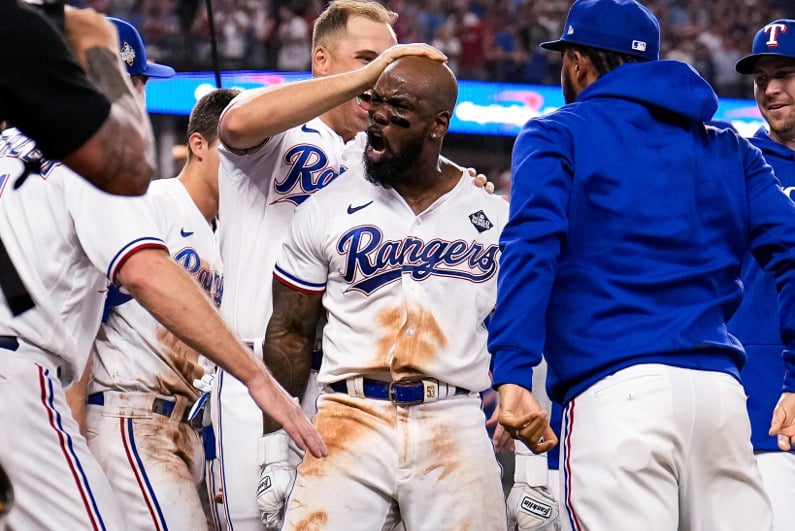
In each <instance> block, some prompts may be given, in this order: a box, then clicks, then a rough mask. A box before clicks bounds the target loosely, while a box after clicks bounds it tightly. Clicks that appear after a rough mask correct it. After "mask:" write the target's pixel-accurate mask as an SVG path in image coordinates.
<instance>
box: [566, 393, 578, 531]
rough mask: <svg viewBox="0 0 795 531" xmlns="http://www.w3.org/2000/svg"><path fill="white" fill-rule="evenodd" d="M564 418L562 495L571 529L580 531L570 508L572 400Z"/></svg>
mask: <svg viewBox="0 0 795 531" xmlns="http://www.w3.org/2000/svg"><path fill="white" fill-rule="evenodd" d="M564 418H565V419H566V443H565V444H566V461H565V463H564V468H565V472H566V477H565V482H564V487H565V489H566V492H565V493H564V499H565V500H566V513H567V514H568V516H569V523H570V524H571V528H572V529H573V530H574V531H581V530H582V527H581V526H580V521H579V519H578V518H577V513H576V511H575V510H574V507H572V506H571V432H572V431H573V428H574V400H572V401H571V402H569V405H568V406H566V411H565V413H564Z"/></svg>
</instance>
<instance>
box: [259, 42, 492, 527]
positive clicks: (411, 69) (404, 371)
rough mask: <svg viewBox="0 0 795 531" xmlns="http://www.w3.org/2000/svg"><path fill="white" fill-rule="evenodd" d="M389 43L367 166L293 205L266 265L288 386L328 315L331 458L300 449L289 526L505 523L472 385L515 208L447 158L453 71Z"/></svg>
mask: <svg viewBox="0 0 795 531" xmlns="http://www.w3.org/2000/svg"><path fill="white" fill-rule="evenodd" d="M393 50H394V49H391V50H389V51H387V52H386V54H385V55H382V56H381V57H379V58H378V59H376V61H374V62H373V63H371V66H373V67H375V66H377V64H378V63H379V62H382V61H384V62H388V63H390V64H389V66H387V67H386V69H385V70H384V71H383V74H381V76H380V77H379V78H378V80H377V82H376V83H375V85H374V87H373V89H372V90H371V91H368V92H366V93H365V94H363V95H362V96H361V99H362V101H363V106H364V107H365V108H367V109H368V114H369V118H370V126H369V127H368V129H367V146H366V149H365V160H364V166H365V167H364V169H362V167H361V166H358V167H356V168H351V169H350V170H348V171H347V172H346V173H345V174H343V175H342V176H340V177H339V179H338V180H337V181H336V182H334V183H333V184H331V185H330V186H329V187H328V188H327V189H325V190H323V191H322V192H320V193H318V194H316V195H315V196H313V197H312V198H310V199H308V200H307V201H306V202H305V204H304V205H303V206H302V207H301V208H299V209H298V212H297V213H296V217H295V219H294V220H293V222H292V224H291V226H290V229H289V236H288V239H287V242H286V243H285V246H284V247H283V250H282V253H281V254H280V256H279V259H278V261H277V263H276V266H275V269H274V276H275V280H274V283H273V293H274V301H273V305H274V308H273V315H272V317H271V320H270V323H269V324H268V329H267V334H266V337H265V346H264V350H265V359H266V360H268V362H269V363H272V364H271V365H269V366H270V367H271V369H272V370H273V372H274V375H275V376H276V377H277V378H279V379H280V380H281V381H282V382H283V383H284V385H285V386H286V388H288V389H290V390H291V391H293V392H296V391H297V390H300V389H301V387H302V385H303V384H304V382H305V380H306V377H307V376H308V373H309V369H310V365H311V348H312V345H313V342H314V337H315V326H316V324H317V323H318V321H319V318H320V316H321V313H322V312H323V311H325V312H326V313H327V319H328V323H327V324H326V325H325V327H324V328H323V364H322V366H321V369H320V374H319V377H318V381H319V383H320V384H321V385H324V392H323V393H322V394H321V396H320V398H319V401H318V412H317V414H316V416H315V417H314V423H315V425H316V426H317V428H318V430H319V431H320V432H321V434H323V436H324V438H325V440H326V441H327V444H328V446H329V455H328V457H326V458H325V459H324V460H322V461H321V460H317V459H313V458H312V457H310V456H306V457H305V458H304V461H303V462H302V463H301V465H300V467H299V468H298V475H297V477H296V480H295V487H294V489H293V491H292V493H291V495H290V501H289V505H288V510H287V514H286V517H285V527H284V529H287V530H294V529H306V528H307V527H311V526H312V525H313V524H322V527H323V529H327V530H339V531H342V530H345V531H349V530H368V529H389V528H390V526H391V525H392V524H393V523H394V522H395V521H396V520H398V519H402V521H403V523H404V524H405V526H406V529H409V530H422V529H465V528H471V529H479V530H484V531H485V530H494V531H497V530H499V531H503V530H504V529H505V528H506V516H505V503H504V500H503V493H502V487H501V482H500V470H499V466H498V464H497V461H496V458H495V455H494V451H493V448H492V445H491V442H490V440H489V436H488V433H487V431H486V429H485V418H484V415H483V411H482V410H481V407H480V397H479V395H478V391H481V390H483V389H486V388H488V387H489V385H490V379H489V372H488V367H489V354H488V352H487V351H486V328H485V325H484V321H485V319H486V317H487V316H488V315H489V313H490V312H491V310H492V308H493V305H494V302H495V297H496V279H497V263H498V254H499V251H498V246H497V242H498V238H499V234H500V230H501V228H502V226H503V223H504V222H505V221H506V219H507V210H508V208H507V204H506V203H505V201H503V200H502V199H501V198H499V197H494V196H489V195H487V194H486V193H485V192H483V191H482V190H478V189H477V188H475V187H473V186H472V185H471V182H470V180H469V179H468V178H466V177H465V172H463V171H462V170H461V169H460V168H459V169H455V168H453V167H451V166H449V165H447V164H444V163H442V161H441V159H440V151H441V146H442V141H443V138H444V136H445V134H446V132H447V128H448V126H449V122H450V118H451V116H452V111H453V108H454V105H455V101H456V96H457V86H456V80H455V76H454V75H453V73H452V72H451V71H450V69H449V68H448V67H447V66H446V65H444V64H443V63H441V62H439V61H434V60H432V59H431V58H435V56H434V55H433V54H431V53H429V54H428V57H421V56H415V57H412V56H403V57H399V58H394V61H393V57H391V56H390V55H389V54H390V52H392V51H393ZM429 57H430V58H429ZM369 69H370V68H369V67H368V68H365V69H362V70H360V71H355V72H351V73H349V74H345V75H341V76H339V77H338V80H337V85H336V87H328V91H327V93H326V94H327V96H328V97H329V98H333V99H344V98H347V97H349V95H350V94H351V91H353V90H354V89H355V88H356V87H358V86H361V85H362V84H363V83H362V81H361V80H360V79H361V78H362V77H365V76H366V75H367V73H366V71H367V70H369ZM372 70H373V71H375V70H376V68H372ZM349 87H350V88H349ZM340 492H342V493H344V502H343V503H341V502H340V497H339V494H338V493H340Z"/></svg>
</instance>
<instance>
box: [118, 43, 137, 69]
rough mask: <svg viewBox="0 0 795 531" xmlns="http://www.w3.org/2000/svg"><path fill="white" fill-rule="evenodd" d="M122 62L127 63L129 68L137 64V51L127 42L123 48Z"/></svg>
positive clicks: (121, 53)
mask: <svg viewBox="0 0 795 531" xmlns="http://www.w3.org/2000/svg"><path fill="white" fill-rule="evenodd" d="M120 55H121V60H122V61H124V62H125V63H127V64H128V65H129V66H132V65H133V63H135V50H134V49H133V47H132V46H130V43H129V42H127V41H125V42H124V44H123V45H122V47H121V52H120Z"/></svg>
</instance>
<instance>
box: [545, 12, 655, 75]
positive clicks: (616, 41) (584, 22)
mask: <svg viewBox="0 0 795 531" xmlns="http://www.w3.org/2000/svg"><path fill="white" fill-rule="evenodd" d="M567 44H578V45H581V46H589V47H591V48H599V49H601V50H609V51H611V52H618V53H622V54H627V55H634V56H637V57H642V58H643V59H648V60H650V61H653V60H656V59H659V58H660V23H659V22H658V21H657V17H655V16H654V13H652V12H651V11H649V9H648V8H647V7H645V6H643V5H642V4H639V3H638V2H636V1H635V0H577V1H576V2H574V3H573V4H572V5H571V9H569V15H568V16H567V17H566V23H565V24H564V25H563V35H561V36H560V39H558V40H556V41H548V42H542V43H541V47H542V48H546V49H548V50H555V51H558V52H560V51H562V50H563V48H564V47H565V46H566V45H567Z"/></svg>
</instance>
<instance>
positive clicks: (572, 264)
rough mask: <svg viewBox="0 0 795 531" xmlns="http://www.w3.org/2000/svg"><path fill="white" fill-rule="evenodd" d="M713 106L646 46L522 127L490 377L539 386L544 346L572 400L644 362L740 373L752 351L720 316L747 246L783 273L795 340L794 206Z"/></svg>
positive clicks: (556, 396) (705, 89) (725, 314)
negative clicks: (642, 58)
mask: <svg viewBox="0 0 795 531" xmlns="http://www.w3.org/2000/svg"><path fill="white" fill-rule="evenodd" d="M716 109H717V97H716V96H715V93H714V92H713V90H712V89H711V87H710V86H709V85H708V84H707V83H706V82H705V81H704V80H703V79H702V78H701V77H700V76H699V75H698V74H697V73H696V72H695V70H693V69H692V68H691V67H690V66H688V65H686V64H684V63H680V62H676V61H652V62H647V63H637V64H627V65H623V66H620V67H618V68H616V69H614V70H612V71H611V72H609V73H607V74H605V75H603V76H602V77H601V78H600V79H599V80H597V81H596V82H594V83H592V84H591V85H590V86H589V87H587V88H586V89H585V90H583V91H582V92H581V93H580V94H579V96H578V98H577V101H575V102H574V103H572V104H570V105H565V106H564V107H562V108H560V109H558V110H557V111H556V112H554V113H551V114H549V115H547V116H545V117H542V118H537V119H534V120H531V121H529V122H528V123H527V124H526V125H525V126H524V128H523V129H522V131H521V132H520V134H519V136H518V138H517V140H516V143H515V145H514V149H513V161H512V173H513V186H512V196H511V215H510V220H509V222H508V224H507V226H506V227H505V229H504V230H503V233H502V237H501V248H502V258H501V260H500V277H499V282H498V296H497V307H496V309H495V313H494V316H493V318H492V321H491V328H490V332H491V334H490V339H489V348H490V351H491V352H492V354H494V356H495V360H494V385H495V386H498V385H501V384H503V383H514V384H519V385H522V386H524V387H527V388H530V386H531V377H532V367H533V366H534V365H536V364H537V363H538V361H539V359H540V356H541V353H542V352H544V354H545V356H546V358H547V362H548V364H549V370H548V379H547V387H548V394H549V396H550V398H552V400H555V401H557V402H560V403H564V404H565V403H566V402H568V401H569V400H570V399H571V398H573V397H575V396H576V395H578V394H579V393H581V392H582V391H584V390H585V389H586V388H588V387H589V386H590V385H591V384H593V383H595V382H596V381H598V380H600V379H602V378H603V377H605V376H607V375H609V374H612V373H614V372H616V371H618V370H620V369H623V368H626V367H629V366H632V365H637V364H641V363H663V364H668V365H672V366H677V367H685V368H692V369H703V370H712V371H722V372H725V373H728V374H731V375H732V376H734V377H736V378H738V379H739V373H740V370H741V368H742V367H743V365H744V364H745V352H744V350H743V347H742V346H741V344H740V342H739V341H737V340H736V339H735V338H734V337H732V336H731V335H730V334H729V333H728V331H727V328H726V322H727V321H728V320H729V318H730V317H731V316H732V314H733V313H734V311H735V310H736V309H737V306H738V305H739V303H740V299H741V297H742V286H741V283H740V267H741V264H742V261H743V258H744V257H745V256H746V254H747V252H748V251H751V252H753V253H754V256H755V257H756V258H757V260H758V261H759V262H760V263H761V264H762V266H763V267H764V268H765V269H766V270H768V271H775V272H776V278H777V282H778V284H779V287H780V288H781V294H780V296H779V305H780V307H781V308H785V309H787V311H783V312H782V319H781V326H782V333H783V334H784V337H785V339H786V343H785V344H786V345H787V346H788V347H790V348H793V347H795V205H793V203H792V202H790V201H789V199H788V198H787V197H785V196H784V194H782V193H781V189H780V187H779V186H778V183H777V181H776V179H775V177H774V176H773V173H772V171H771V169H770V167H769V166H768V165H766V164H765V162H764V159H763V158H762V153H761V152H760V151H759V150H758V149H757V148H755V147H753V146H751V145H750V144H749V143H748V142H747V141H746V140H745V139H743V138H741V137H740V136H738V135H737V134H736V133H735V132H734V131H731V130H719V129H718V128H715V127H711V126H705V125H704V123H703V122H704V121H706V120H709V119H710V118H712V115H713V113H714V112H715V110H716ZM789 360H790V367H791V371H790V372H788V373H787V376H786V380H787V388H788V389H795V358H793V357H792V356H791V355H789Z"/></svg>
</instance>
